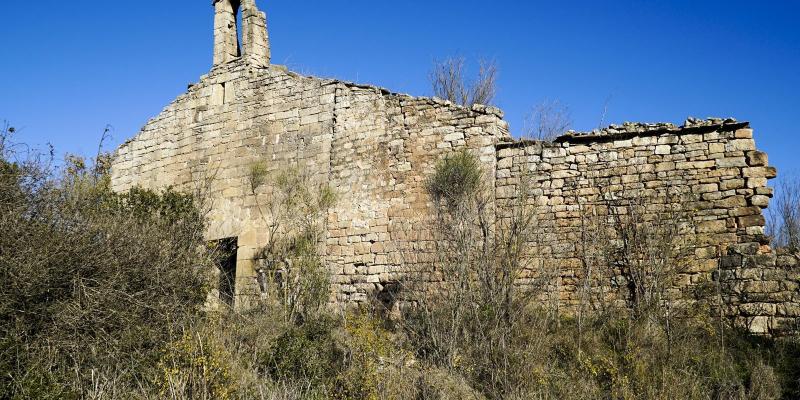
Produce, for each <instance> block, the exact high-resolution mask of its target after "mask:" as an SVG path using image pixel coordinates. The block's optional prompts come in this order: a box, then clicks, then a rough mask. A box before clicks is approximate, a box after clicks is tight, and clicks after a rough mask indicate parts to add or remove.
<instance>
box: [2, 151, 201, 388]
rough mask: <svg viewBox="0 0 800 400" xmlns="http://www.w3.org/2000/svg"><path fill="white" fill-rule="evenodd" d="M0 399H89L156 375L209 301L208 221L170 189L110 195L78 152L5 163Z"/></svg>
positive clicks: (103, 173)
mask: <svg viewBox="0 0 800 400" xmlns="http://www.w3.org/2000/svg"><path fill="white" fill-rule="evenodd" d="M0 169H1V170H2V171H0V175H2V178H0V210H2V211H1V212H0V248H2V251H0V310H1V311H2V314H1V315H2V318H0V337H2V338H3V340H2V347H3V349H2V350H3V357H2V360H3V361H2V367H3V371H2V374H0V397H3V398H8V397H12V398H14V397H20V398H47V397H48V396H50V397H56V398H69V397H71V396H76V397H83V396H85V395H86V393H87V392H88V391H89V390H90V389H91V388H92V387H93V386H95V385H96V384H97V382H98V381H100V380H104V379H113V380H114V381H115V382H116V383H117V384H118V385H119V387H120V388H122V387H126V385H129V386H127V387H128V388H129V389H131V390H132V388H134V387H136V386H137V385H139V384H140V382H143V381H148V380H149V379H150V378H151V375H152V372H153V371H154V370H155V365H156V363H157V362H158V358H159V356H158V354H159V351H160V350H161V348H162V347H163V345H164V344H165V343H168V342H170V341H171V338H172V332H174V331H176V330H177V329H178V328H179V327H180V326H182V325H183V324H185V323H186V322H187V321H190V320H191V319H193V318H194V316H195V315H196V314H197V313H198V312H199V311H200V308H201V306H202V305H203V304H204V302H205V299H206V293H207V289H208V286H209V285H208V283H209V280H208V279H207V274H208V273H209V272H210V271H211V268H213V264H212V262H211V257H210V256H209V255H208V254H207V252H206V251H205V249H204V246H203V243H204V240H203V236H202V235H203V228H204V222H203V219H202V216H201V215H200V213H199V212H198V211H197V208H196V206H195V202H194V200H193V199H192V198H191V197H188V196H184V195H181V194H178V193H176V192H173V191H170V190H168V191H166V192H164V193H155V192H152V191H148V190H142V189H135V190H132V191H131V192H129V193H126V194H116V193H113V192H111V191H110V189H109V184H108V178H107V175H106V172H107V171H98V170H95V169H91V170H90V169H89V168H87V167H86V164H85V163H83V162H80V161H79V160H77V159H73V160H71V161H70V162H69V163H68V166H67V167H66V168H65V171H66V172H65V173H64V174H63V175H62V176H58V175H57V174H56V173H54V172H53V171H51V170H48V169H47V166H46V164H44V163H41V162H39V161H37V160H36V159H35V158H27V159H25V160H23V161H14V162H12V161H9V160H8V159H6V160H3V161H2V162H0Z"/></svg>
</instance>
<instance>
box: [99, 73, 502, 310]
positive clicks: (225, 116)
mask: <svg viewBox="0 0 800 400" xmlns="http://www.w3.org/2000/svg"><path fill="white" fill-rule="evenodd" d="M501 117H502V115H501V114H500V111H499V110H497V109H494V108H491V107H482V106H478V107H475V108H473V109H465V108H462V107H456V106H453V105H451V104H449V103H445V102H443V101H440V100H433V99H426V98H413V97H410V96H405V95H398V94H393V93H390V92H388V91H385V90H383V89H379V88H374V87H369V86H360V85H354V84H348V83H344V82H340V81H335V80H324V79H316V78H308V77H302V76H299V75H296V74H293V73H290V72H287V71H286V70H285V69H284V68H281V67H278V66H270V67H254V66H253V65H252V64H250V63H247V62H244V61H242V62H232V63H227V64H224V65H223V66H219V67H217V68H215V69H214V70H213V71H212V72H211V74H209V75H208V76H204V77H203V78H202V79H201V81H200V82H199V83H198V84H195V85H193V86H191V87H190V89H189V91H188V92H187V93H186V94H184V95H182V96H180V97H179V98H178V99H177V100H175V101H174V102H173V103H172V104H170V105H169V106H168V107H166V108H165V109H164V111H162V112H161V113H160V114H159V115H158V116H157V117H155V118H154V119H152V120H151V121H149V122H148V123H147V125H146V126H145V127H144V128H143V129H142V131H141V132H140V133H139V135H138V136H137V137H136V138H134V139H133V140H131V141H129V142H128V143H126V144H124V145H123V146H122V147H120V149H119V150H118V152H117V157H116V161H115V164H114V166H113V169H112V184H113V188H114V190H117V191H124V190H127V189H130V188H131V187H133V186H142V187H145V188H153V189H158V188H164V187H168V186H172V187H175V188H178V189H181V190H186V191H195V190H198V189H203V190H204V191H205V192H206V193H204V196H205V197H207V199H208V200H209V204H210V205H211V208H210V213H209V224H210V225H209V228H208V232H207V237H208V239H209V240H217V239H222V238H228V237H237V238H238V246H239V247H238V254H237V284H236V287H237V292H238V293H239V294H240V296H241V295H243V294H244V293H248V292H250V289H252V288H254V287H255V281H256V269H257V268H258V260H257V252H258V250H259V249H260V248H262V247H263V246H264V245H266V244H267V240H268V237H267V236H266V235H267V231H268V230H267V226H268V222H269V220H268V218H269V215H266V214H265V213H264V210H263V208H262V207H260V205H261V206H263V205H265V204H268V201H269V195H270V191H271V190H272V189H271V187H270V186H269V185H264V186H262V187H259V188H258V190H257V191H256V194H255V195H253V194H252V193H251V189H250V181H249V176H250V175H249V174H250V168H251V166H252V165H255V164H256V163H262V164H263V165H265V166H266V167H267V169H268V172H270V173H271V172H277V171H280V170H285V169H287V168H288V167H292V166H296V167H300V168H302V169H304V170H305V171H306V173H308V174H309V175H311V176H312V177H313V178H314V179H315V180H316V181H317V182H325V183H328V184H329V185H330V186H331V187H332V188H334V189H335V191H336V193H337V196H338V201H337V203H336V206H335V207H334V208H333V209H332V210H331V212H330V214H329V216H328V221H327V222H328V223H327V228H328V230H327V232H326V242H327V246H326V255H325V257H326V261H327V263H328V265H330V267H331V273H332V276H333V282H334V288H333V291H332V300H337V301H342V302H346V301H363V300H367V298H368V294H370V293H374V292H376V291H380V290H382V289H383V284H385V283H387V282H392V281H395V280H397V279H398V278H399V275H400V274H399V273H400V272H401V269H402V266H403V265H407V264H408V263H407V262H406V260H405V258H406V257H405V255H406V254H407V253H408V251H409V250H410V251H413V250H414V249H413V247H414V246H416V244H415V243H416V240H415V239H416V238H418V237H419V235H422V232H423V230H424V226H423V223H422V222H421V221H422V219H423V217H424V215H426V213H427V207H428V200H427V197H426V195H425V193H424V182H425V177H426V175H427V174H429V173H430V172H432V170H433V167H434V165H435V163H436V162H437V161H438V160H439V159H440V158H441V157H442V156H443V155H444V154H447V153H448V152H451V151H453V150H454V149H457V148H463V147H468V148H470V149H473V150H474V151H475V152H476V154H479V155H481V159H482V161H483V162H484V163H486V165H487V166H488V167H489V168H492V169H493V165H494V163H495V148H494V146H495V144H496V143H498V142H500V140H507V139H508V137H509V136H508V133H507V125H506V123H505V122H504V121H502V119H501Z"/></svg>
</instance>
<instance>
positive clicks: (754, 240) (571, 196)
mask: <svg viewBox="0 0 800 400" xmlns="http://www.w3.org/2000/svg"><path fill="white" fill-rule="evenodd" d="M497 157H498V161H497V170H496V178H497V184H496V197H497V199H498V203H499V204H501V205H502V204H505V203H504V202H508V201H509V200H511V199H513V198H514V197H515V196H518V194H519V189H518V186H519V185H520V183H521V182H523V181H524V182H527V185H528V190H530V199H531V200H530V202H531V203H532V206H533V207H535V210H536V213H537V221H538V224H539V226H540V228H541V230H540V231H539V232H538V234H537V235H535V236H536V238H535V240H536V243H531V244H530V245H531V246H536V249H537V251H536V254H538V255H539V256H540V258H541V262H540V263H534V264H533V265H537V266H544V269H545V270H548V271H557V273H556V280H557V283H556V285H557V287H558V288H559V291H560V299H561V304H562V305H563V306H565V307H567V308H574V307H576V306H577V305H578V304H579V303H580V302H581V301H582V300H583V301H585V297H582V296H584V293H585V292H582V291H581V288H582V287H583V286H581V285H583V284H584V282H586V279H587V278H586V277H587V272H586V271H587V268H588V267H589V265H590V264H591V262H592V260H591V258H592V257H598V255H601V254H602V253H603V250H604V246H605V249H608V248H611V249H613V248H614V246H615V245H614V244H609V243H607V242H610V241H613V240H614V239H617V238H616V237H613V235H611V236H605V237H598V236H597V235H598V232H597V231H594V230H593V227H596V226H597V225H596V224H595V223H594V222H596V221H598V220H599V221H601V224H604V226H605V227H607V226H608V225H605V223H607V222H608V221H609V219H611V220H613V219H614V216H613V214H614V212H615V211H614V210H615V209H616V210H617V211H616V212H619V211H620V210H622V212H623V213H625V212H627V213H630V212H631V210H632V208H631V207H634V208H633V210H634V212H638V213H641V214H642V216H640V217H638V221H647V222H648V223H651V224H653V225H658V224H669V223H676V224H680V227H679V228H680V236H681V237H680V238H677V239H679V240H676V241H675V242H673V243H675V244H680V245H682V246H685V247H686V248H687V250H689V251H690V252H691V253H692V254H690V255H689V256H688V257H687V256H681V257H678V256H676V258H675V259H676V260H681V264H683V262H684V261H685V265H681V266H680V269H679V270H678V271H677V275H678V276H677V278H676V280H675V287H674V288H675V290H674V292H675V297H676V298H678V299H684V300H685V299H690V298H692V296H693V294H692V293H693V292H694V291H695V290H696V291H701V290H705V291H706V292H707V290H708V289H709V288H710V289H714V288H715V287H716V290H718V291H719V295H720V297H721V300H722V303H723V304H724V306H723V309H724V312H725V313H726V314H727V315H729V316H731V317H732V318H734V319H736V320H737V322H738V323H739V324H740V325H743V326H747V327H749V328H750V329H751V330H752V331H755V332H762V333H766V332H767V331H770V332H774V331H780V330H785V328H786V327H788V326H791V325H792V324H794V323H796V321H797V318H798V317H800V310H799V309H798V307H797V306H798V304H800V303H798V301H800V295H799V294H798V289H797V288H798V286H797V282H798V269H797V268H796V264H797V262H796V260H795V258H794V257H791V256H781V257H776V255H775V253H774V252H773V251H772V249H770V247H769V246H768V240H767V238H766V237H765V236H764V225H765V220H764V217H763V215H762V209H763V208H766V207H767V205H768V202H769V198H770V197H772V189H771V188H769V187H768V186H767V180H768V179H771V178H774V177H775V176H776V171H775V169H774V168H772V167H770V166H768V165H767V156H766V154H764V153H762V152H759V151H758V150H757V149H756V146H755V142H754V140H753V131H752V130H751V129H749V125H748V124H747V123H738V122H736V121H734V120H710V121H696V120H691V121H687V125H685V126H683V127H676V126H674V125H670V124H650V125H648V124H626V125H624V126H612V127H611V128H608V129H606V130H603V131H595V132H591V133H588V134H576V133H571V134H568V135H566V136H563V137H561V138H558V139H557V140H556V141H555V143H542V142H524V141H522V142H517V143H509V144H501V145H500V146H499V149H498V153H497ZM635 207H638V208H639V209H638V210H636V209H635ZM593 219H594V221H593ZM670 219H672V220H670ZM612 224H613V222H612ZM664 239H665V240H669V238H664ZM645 240H646V239H645ZM605 265H606V266H607V265H608V263H606V264H605ZM535 273H537V272H536V271H532V274H535ZM629 278H630V277H629V276H626V273H625V271H621V270H613V269H609V268H605V269H604V270H601V271H595V273H594V275H593V276H592V278H591V280H592V282H591V283H590V286H591V287H593V288H595V292H596V293H594V294H593V295H594V296H599V297H603V298H604V300H605V301H611V302H614V301H616V302H622V303H624V302H625V301H627V300H629V299H630V296H631V293H630V288H629V285H627V283H629ZM597 292H599V294H598V293H597Z"/></svg>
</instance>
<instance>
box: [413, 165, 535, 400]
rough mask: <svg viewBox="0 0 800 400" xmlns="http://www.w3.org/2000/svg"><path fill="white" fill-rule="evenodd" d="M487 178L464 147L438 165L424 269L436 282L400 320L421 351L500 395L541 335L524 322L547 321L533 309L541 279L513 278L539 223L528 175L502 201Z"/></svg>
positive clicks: (528, 255) (517, 379) (431, 186)
mask: <svg viewBox="0 0 800 400" xmlns="http://www.w3.org/2000/svg"><path fill="white" fill-rule="evenodd" d="M485 182H486V180H485V179H484V172H483V170H482V166H481V164H480V162H479V161H478V160H477V158H476V157H475V156H474V155H472V154H470V153H468V152H466V151H462V152H458V153H454V154H452V155H450V156H449V157H447V158H445V159H444V160H442V161H441V162H440V163H439V164H437V166H436V170H435V172H434V174H433V176H432V177H431V178H430V179H429V181H428V185H427V188H428V193H429V195H430V196H431V199H432V200H433V202H434V207H435V208H434V216H433V221H432V222H431V226H430V229H431V230H432V232H433V239H434V240H433V243H432V246H433V249H432V251H433V255H432V256H433V261H432V263H431V265H429V268H430V269H432V270H434V271H435V272H436V274H437V278H438V279H439V281H437V282H436V283H435V284H434V285H435V286H434V287H432V288H429V290H428V291H427V293H426V295H425V296H423V299H422V300H420V302H419V307H417V308H415V309H412V310H409V312H408V313H407V315H406V316H405V320H404V322H403V324H404V326H405V328H406V330H407V331H408V332H409V334H410V336H411V338H412V343H413V344H412V345H413V346H414V348H415V349H416V352H417V353H418V354H420V355H421V356H423V357H424V358H426V359H427V360H430V361H431V362H433V363H435V364H436V365H438V366H441V367H443V368H446V369H447V370H450V371H459V372H460V373H463V374H465V375H466V376H468V377H470V378H472V379H471V381H472V382H479V383H480V387H476V388H477V389H479V390H480V391H481V392H483V393H485V394H488V395H490V396H491V397H498V396H503V395H507V394H508V393H510V391H511V390H512V389H513V388H514V387H519V386H520V385H523V384H524V383H525V381H526V380H527V379H528V378H527V376H526V372H525V369H526V368H525V366H526V365H528V364H527V360H528V359H529V358H530V357H535V355H536V352H535V351H531V350H532V347H533V346H536V345H537V343H538V341H537V340H536V338H533V337H531V336H529V335H528V332H527V331H525V329H527V328H531V327H532V324H534V323H537V321H538V322H541V323H542V324H544V323H545V322H544V321H543V320H538V319H535V318H532V317H531V315H532V314H530V311H531V309H532V308H533V302H532V299H533V296H534V295H535V294H538V293H540V291H541V290H542V289H543V288H544V287H545V280H543V281H542V282H538V283H532V284H531V285H530V286H529V287H527V288H522V287H519V286H518V285H517V281H518V279H519V278H520V277H521V274H522V272H523V271H524V270H526V269H530V268H531V265H530V263H531V259H532V250H533V248H532V247H530V246H528V243H529V242H530V240H531V238H530V236H531V234H532V232H533V230H534V228H535V227H536V219H535V213H534V212H533V209H532V207H531V206H530V204H529V203H532V202H530V201H529V200H530V197H529V195H528V190H527V182H526V180H525V179H521V180H520V182H519V185H518V189H519V190H518V194H519V195H518V196H516V197H515V198H514V200H512V201H511V202H509V203H507V204H503V206H502V207H501V206H499V205H497V204H494V202H493V200H492V196H491V194H490V192H489V189H488V188H487V187H486V186H485ZM496 215H497V216H498V219H497V220H495V216H496ZM517 346H518V347H517Z"/></svg>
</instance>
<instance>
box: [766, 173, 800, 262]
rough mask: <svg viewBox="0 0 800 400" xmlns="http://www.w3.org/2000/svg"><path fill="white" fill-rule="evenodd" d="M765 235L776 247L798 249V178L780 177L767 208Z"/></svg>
mask: <svg viewBox="0 0 800 400" xmlns="http://www.w3.org/2000/svg"><path fill="white" fill-rule="evenodd" d="M766 214H767V232H766V233H767V235H768V236H770V238H771V239H772V244H773V245H774V246H776V247H781V248H785V249H787V250H789V251H792V252H797V251H800V179H798V177H797V176H792V175H790V176H787V177H782V178H781V179H780V180H779V181H778V184H777V185H776V187H775V197H774V198H773V199H772V201H771V204H770V207H769V208H768V209H767V212H766Z"/></svg>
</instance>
